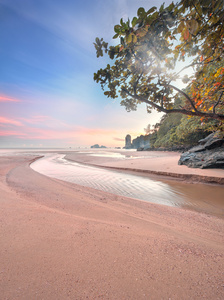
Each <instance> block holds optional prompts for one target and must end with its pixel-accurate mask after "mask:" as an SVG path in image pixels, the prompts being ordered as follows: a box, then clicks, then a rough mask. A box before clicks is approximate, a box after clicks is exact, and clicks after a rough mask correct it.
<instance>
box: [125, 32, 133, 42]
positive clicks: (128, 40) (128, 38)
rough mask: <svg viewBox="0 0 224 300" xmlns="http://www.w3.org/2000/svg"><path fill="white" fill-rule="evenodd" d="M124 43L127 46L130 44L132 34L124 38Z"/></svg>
mask: <svg viewBox="0 0 224 300" xmlns="http://www.w3.org/2000/svg"><path fill="white" fill-rule="evenodd" d="M126 42H127V44H130V43H131V42H132V33H131V34H129V35H128V36H126Z"/></svg>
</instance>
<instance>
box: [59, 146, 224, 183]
mask: <svg viewBox="0 0 224 300" xmlns="http://www.w3.org/2000/svg"><path fill="white" fill-rule="evenodd" d="M101 151H102V150H101ZM101 151H100V152H101ZM114 152H115V153H122V154H123V153H124V152H119V151H114ZM92 153H94V151H92ZM96 153H97V152H96ZM112 153H113V152H112ZM133 154H134V155H135V158H134V159H126V160H118V159H115V158H108V159H104V158H102V157H94V159H93V157H91V156H90V154H89V153H86V154H85V153H82V154H81V155H79V153H75V154H72V153H68V154H66V155H65V159H67V160H70V161H74V162H78V163H82V164H87V165H92V166H96V167H103V168H107V169H113V170H119V171H127V172H136V173H139V174H140V173H142V174H148V175H156V176H158V178H159V177H161V176H163V177H167V179H168V178H171V179H174V180H185V181H186V182H190V183H195V182H197V183H206V184H219V185H223V184H224V169H191V168H188V167H186V166H179V165H178V159H179V155H180V153H179V152H169V151H159V152H158V151H150V152H148V153H144V154H143V155H142V152H137V151H132V152H130V151H129V152H128V155H133ZM150 156H151V157H150Z"/></svg>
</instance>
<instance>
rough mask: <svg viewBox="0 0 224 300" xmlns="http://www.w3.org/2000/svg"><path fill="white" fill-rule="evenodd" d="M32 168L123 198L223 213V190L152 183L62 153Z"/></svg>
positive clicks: (151, 181) (161, 182)
mask: <svg viewBox="0 0 224 300" xmlns="http://www.w3.org/2000/svg"><path fill="white" fill-rule="evenodd" d="M31 167H32V168H33V169H34V170H35V171H37V172H39V173H42V174H45V175H47V176H50V177H54V178H57V179H60V180H64V181H68V182H72V183H76V184H79V185H82V186H88V187H92V188H95V189H99V190H102V191H106V192H110V193H113V194H117V195H121V196H127V197H131V198H136V199H140V200H144V201H149V202H152V203H158V204H164V205H168V206H176V207H177V206H179V207H185V208H190V209H194V210H199V211H205V212H209V213H212V214H215V215H219V216H221V215H223V214H224V209H223V207H224V201H223V199H224V197H223V195H224V193H223V192H224V188H223V187H214V186H208V185H196V184H195V185H190V184H184V183H179V182H166V181H158V180H153V179H151V178H149V177H146V176H136V175H132V174H126V173H121V172H116V171H111V170H106V169H102V168H97V167H92V166H88V165H82V164H78V163H75V162H71V161H68V160H66V159H65V158H64V155H59V154H57V155H52V154H51V155H49V156H47V157H45V158H43V159H40V160H38V161H36V162H34V163H33V164H32V165H31ZM217 191H218V194H217ZM211 193H212V194H213V197H212V198H211ZM214 193H215V195H216V200H215V201H214Z"/></svg>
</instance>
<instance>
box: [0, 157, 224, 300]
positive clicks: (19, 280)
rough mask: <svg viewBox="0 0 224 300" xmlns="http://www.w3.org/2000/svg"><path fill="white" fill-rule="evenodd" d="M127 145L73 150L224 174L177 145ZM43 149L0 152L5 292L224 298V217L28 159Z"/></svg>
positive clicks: (140, 165) (6, 295)
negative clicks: (77, 179) (40, 168)
mask: <svg viewBox="0 0 224 300" xmlns="http://www.w3.org/2000/svg"><path fill="white" fill-rule="evenodd" d="M128 155H130V156H132V157H131V159H127V160H122V161H121V160H119V159H117V158H114V159H111V158H109V157H98V156H90V155H85V154H83V153H81V154H80V155H77V153H76V155H74V154H72V152H71V153H67V158H68V159H73V160H75V161H79V162H81V163H88V164H93V165H95V164H96V165H101V166H107V167H113V168H123V169H125V170H126V171H133V170H135V171H136V170H137V171H138V172H140V171H143V172H145V171H151V173H152V174H153V172H154V174H156V172H157V175H158V174H160V175H167V174H162V173H161V172H167V173H176V174H177V175H178V174H179V175H184V176H185V175H191V176H190V177H191V179H195V178H198V179H199V178H204V180H203V182H204V181H206V179H205V178H206V177H207V178H210V179H209V180H208V182H211V181H213V179H214V178H216V179H215V181H216V182H218V183H222V180H223V178H224V173H223V172H224V170H192V169H188V168H186V167H182V166H177V165H176V160H177V154H176V153H157V154H156V153H155V154H152V153H151V154H150V153H147V154H142V153H141V154H139V153H137V152H135V153H134V152H133V153H131V152H128ZM135 155H137V156H142V155H143V156H147V155H148V156H149V157H148V158H147V157H144V158H143V157H139V158H135V157H133V156H135ZM153 155H154V156H153ZM35 159H36V155H34V154H33V155H32V154H30V155H27V154H20V155H13V156H6V155H5V156H1V157H0V228H1V247H0V266H1V268H0V295H1V296H0V298H1V299H4V300H5V299H10V300H11V299H167V300H168V299H223V298H224V281H223V278H224V276H223V275H224V274H223V270H224V219H223V218H218V217H215V216H212V215H207V214H204V213H198V212H193V211H189V210H184V209H180V208H174V207H167V206H163V205H158V204H151V203H147V202H144V201H139V200H135V199H130V198H125V197H121V196H117V195H113V194H109V193H106V192H102V191H98V190H94V189H91V188H87V187H82V186H79V185H76V184H72V183H68V182H64V181H60V180H57V179H53V178H49V177H46V176H44V175H41V174H39V173H37V172H35V171H34V170H32V169H31V168H30V163H31V162H32V161H33V160H35ZM193 175H196V177H192V176H193ZM184 176H182V179H185V180H186V179H189V176H185V177H184ZM212 178H213V179H212Z"/></svg>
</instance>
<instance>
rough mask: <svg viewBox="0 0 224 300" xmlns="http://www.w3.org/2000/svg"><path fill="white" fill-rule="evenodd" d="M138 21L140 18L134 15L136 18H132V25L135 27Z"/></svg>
mask: <svg viewBox="0 0 224 300" xmlns="http://www.w3.org/2000/svg"><path fill="white" fill-rule="evenodd" d="M137 22H138V18H136V17H134V18H133V19H132V22H131V24H132V27H135V25H136V24H137Z"/></svg>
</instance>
